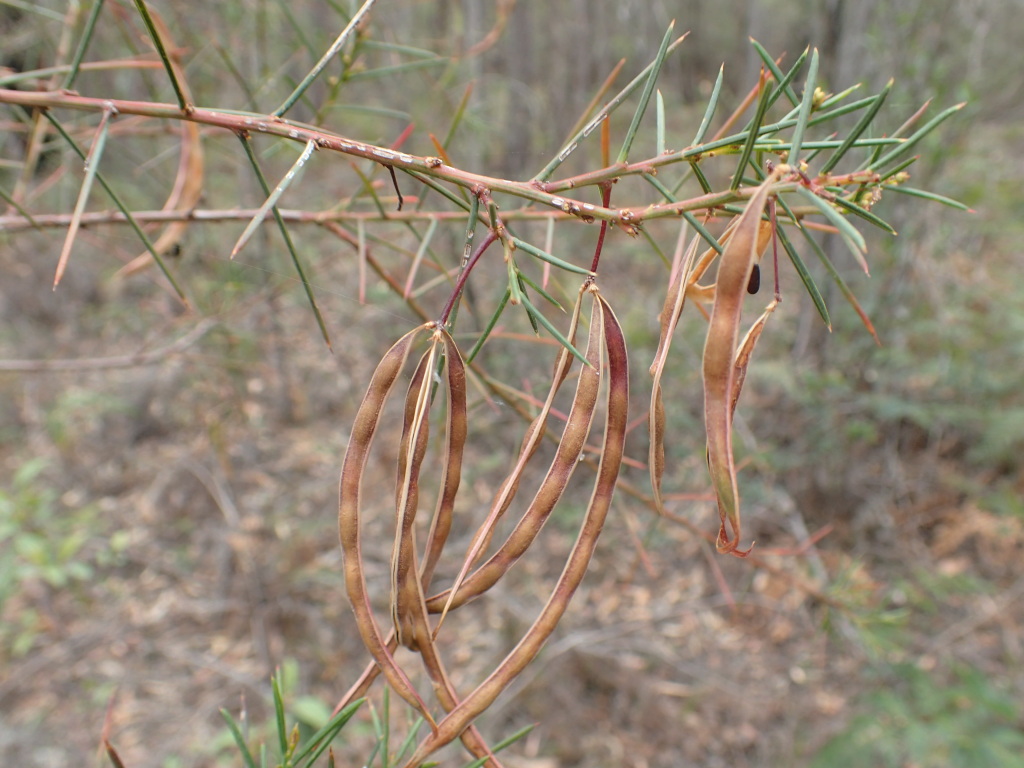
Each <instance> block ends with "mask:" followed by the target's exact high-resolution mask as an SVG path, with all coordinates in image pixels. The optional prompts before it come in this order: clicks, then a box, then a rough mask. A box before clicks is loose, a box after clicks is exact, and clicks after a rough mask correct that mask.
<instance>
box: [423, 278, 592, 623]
mask: <svg viewBox="0 0 1024 768" xmlns="http://www.w3.org/2000/svg"><path fill="white" fill-rule="evenodd" d="M585 287H586V284H584V286H583V287H581V288H580V292H579V294H578V295H577V300H576V304H575V306H574V307H573V313H572V319H571V320H570V326H569V333H568V335H567V336H566V338H567V339H568V340H569V342H570V343H574V342H575V339H576V329H577V327H578V325H579V315H580V307H581V303H582V297H583V293H584V288H585ZM572 361H573V355H572V353H571V352H569V351H568V350H567V349H566V348H565V347H562V348H560V349H559V353H558V357H557V358H556V359H555V370H554V375H553V377H552V382H551V388H550V390H549V391H548V396H547V399H546V400H545V401H544V405H543V406H542V407H541V410H540V413H539V414H537V417H536V418H535V419H534V420H533V421H532V422H531V423H530V426H529V427H527V429H526V435H525V436H524V438H523V445H522V447H521V448H520V450H519V457H518V459H517V460H516V464H515V466H514V467H513V468H512V472H511V473H510V474H509V476H508V477H507V478H506V479H505V482H504V483H503V484H502V486H501V489H500V490H499V491H498V494H497V496H496V497H495V500H494V502H493V503H492V504H491V511H490V512H489V513H488V515H487V518H486V519H485V520H484V522H483V523H482V524H481V525H480V527H479V528H478V529H477V531H476V533H475V534H474V536H473V541H472V543H471V544H470V546H469V550H468V552H467V554H466V557H465V560H464V561H463V564H462V568H461V569H460V571H459V574H458V575H457V576H456V578H455V582H454V583H453V585H452V588H451V589H449V590H446V591H445V592H443V593H441V594H440V595H435V596H434V597H432V598H430V600H429V601H428V605H429V606H430V607H431V612H433V613H436V612H438V611H439V610H440V612H441V619H440V621H439V622H438V628H440V625H441V622H443V621H444V618H445V616H446V615H447V612H448V608H449V607H450V606H447V605H446V603H447V599H449V598H450V597H451V596H453V595H456V594H457V593H458V592H459V591H460V586H461V585H462V582H463V581H464V580H465V578H466V575H467V574H468V573H469V571H470V569H472V567H473V566H474V565H475V564H476V562H477V560H479V558H480V556H481V554H483V552H484V551H485V550H486V549H487V547H488V545H489V544H490V541H491V537H492V536H493V534H494V529H495V527H496V526H497V524H498V521H499V520H500V519H501V517H502V515H504V514H505V512H506V510H508V508H509V505H511V503H512V501H513V500H514V499H515V496H516V493H517V492H518V490H519V481H520V480H521V479H522V475H523V471H524V470H525V469H526V465H527V463H528V462H529V461H530V459H531V458H532V457H533V455H534V454H535V453H536V452H537V449H538V448H539V447H540V441H541V438H542V437H543V436H544V430H545V425H546V423H547V418H548V414H549V413H550V412H551V406H552V404H553V403H554V400H555V395H557V394H558V390H559V389H560V388H561V386H562V383H563V382H564V381H565V379H566V377H567V376H568V375H569V369H570V368H571V366H572ZM441 601H445V602H444V603H442V602H441ZM435 633H436V630H435Z"/></svg>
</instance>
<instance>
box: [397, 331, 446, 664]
mask: <svg viewBox="0 0 1024 768" xmlns="http://www.w3.org/2000/svg"><path fill="white" fill-rule="evenodd" d="M441 343H442V341H441V333H440V331H439V330H437V329H436V328H435V329H434V334H433V337H432V338H431V343H430V348H429V349H428V350H427V351H426V352H425V353H424V355H423V357H421V358H420V362H419V364H418V365H417V366H416V372H415V373H414V374H413V377H412V381H411V382H410V383H409V391H408V394H407V395H406V399H405V418H404V420H403V424H402V440H401V443H400V447H399V451H398V483H397V486H396V496H395V512H396V521H395V544H394V547H393V549H392V553H391V616H392V620H393V621H394V623H395V630H396V631H397V632H398V642H400V643H401V644H402V645H404V646H406V647H407V648H410V649H412V650H416V645H415V638H414V633H413V631H412V624H411V622H412V618H411V612H412V611H415V610H416V606H418V604H420V603H422V602H423V584H422V582H421V581H420V575H419V569H418V567H417V564H416V537H415V529H414V527H413V526H414V525H415V523H416V510H417V507H418V504H419V495H420V494H419V481H420V467H422V465H423V458H424V456H425V455H426V453H427V439H428V437H429V435H430V422H429V420H428V418H427V415H428V412H429V410H430V400H431V397H430V396H431V392H432V390H433V381H432V378H433V377H432V374H433V372H434V370H435V369H436V366H437V359H438V349H439V347H440V345H441ZM410 453H411V454H412V455H411V456H410Z"/></svg>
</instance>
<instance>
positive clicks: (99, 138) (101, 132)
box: [53, 110, 114, 290]
mask: <svg viewBox="0 0 1024 768" xmlns="http://www.w3.org/2000/svg"><path fill="white" fill-rule="evenodd" d="M113 115H114V113H113V112H111V111H109V110H108V111H106V112H104V113H103V117H102V118H101V119H100V124H99V127H98V128H97V129H96V137H95V138H94V139H93V141H92V147H91V148H90V149H89V155H88V156H87V157H86V158H85V178H83V179H82V187H81V189H80V190H79V191H78V200H77V202H76V203H75V210H74V213H73V214H72V216H71V224H70V225H69V226H68V234H67V236H66V237H65V238H64V247H63V248H61V251H60V259H58V261H57V271H56V274H54V276H53V288H54V290H56V289H57V285H58V284H59V283H60V279H61V278H62V277H63V276H64V270H65V269H66V268H67V266H68V259H69V258H70V257H71V247H72V246H73V245H74V244H75V236H76V235H77V234H78V227H79V225H80V224H81V223H82V214H83V213H85V206H86V204H87V203H88V202H89V191H90V190H91V189H92V183H93V181H95V180H96V173H97V171H98V169H99V165H100V158H102V157H103V148H104V147H105V146H106V143H107V131H108V129H109V128H110V121H111V118H112V117H113Z"/></svg>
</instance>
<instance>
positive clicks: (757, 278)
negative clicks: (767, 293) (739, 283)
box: [747, 264, 761, 293]
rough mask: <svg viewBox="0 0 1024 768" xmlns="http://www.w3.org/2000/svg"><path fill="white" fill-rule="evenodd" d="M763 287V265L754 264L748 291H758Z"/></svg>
mask: <svg viewBox="0 0 1024 768" xmlns="http://www.w3.org/2000/svg"><path fill="white" fill-rule="evenodd" d="M760 287H761V267H760V265H758V264H755V265H754V269H753V271H752V272H751V273H750V282H748V283H747V293H757V291H758V289H760Z"/></svg>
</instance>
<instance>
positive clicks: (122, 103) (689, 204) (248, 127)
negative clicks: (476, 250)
mask: <svg viewBox="0 0 1024 768" xmlns="http://www.w3.org/2000/svg"><path fill="white" fill-rule="evenodd" d="M0 103H6V104H19V105H21V106H25V107H34V108H36V109H73V110H78V111H84V112H114V113H119V114H130V115H140V116H143V117H152V118H159V119H167V120H189V121H191V122H195V123H200V124H202V125H210V126H216V127H220V128H224V129H225V130H229V131H232V132H234V133H238V134H248V133H262V134H266V135H269V136H277V137H279V138H283V139H288V140H291V141H296V142H301V143H307V142H310V141H312V142H314V143H315V144H316V146H317V147H318V148H320V149H326V150H331V151H335V152H340V153H343V154H346V155H351V156H354V157H361V158H364V159H366V160H371V161H373V162H376V163H381V164H382V165H386V166H390V167H393V168H396V169H400V170H405V171H409V172H415V173H418V174H423V175H425V176H430V177H433V178H436V179H441V180H443V181H447V182H449V183H451V184H455V185H457V186H461V187H464V188H466V189H469V190H478V189H480V190H483V189H486V190H489V191H491V192H492V193H493V192H499V193H505V194H508V195H512V196H514V197H518V198H520V199H523V200H528V201H530V202H533V203H539V204H541V205H544V206H548V207H550V208H554V209H556V210H558V211H561V212H563V213H566V214H569V215H571V216H575V217H577V218H580V219H582V220H584V221H593V220H595V219H597V220H602V221H610V222H613V223H617V224H621V225H623V226H625V227H627V228H630V227H633V226H636V225H639V224H641V223H642V222H643V221H645V220H648V219H655V218H667V217H674V216H679V215H682V213H683V212H690V211H700V210H706V209H708V208H714V207H718V206H721V205H726V204H729V203H734V202H738V201H740V200H744V199H746V198H747V197H749V195H750V191H749V190H744V189H739V190H726V191H723V192H714V193H710V194H706V195H702V196H701V197H696V198H691V199H689V200H682V201H679V202H676V203H662V204H655V205H642V206H633V207H625V208H606V207H604V206H601V205H594V204H592V203H587V202H584V201H582V200H577V199H574V198H570V197H566V196H564V195H558V194H553V193H551V192H548V191H546V190H547V188H550V187H557V188H561V187H562V186H569V187H577V186H582V184H580V183H577V182H578V181H580V180H573V181H571V182H566V183H563V184H559V183H557V182H556V183H548V184H544V183H533V182H528V181H510V180H508V179H500V178H496V177H492V176H484V175H481V174H476V173H470V172H468V171H463V170H461V169H458V168H453V167H452V166H450V165H446V164H445V163H444V161H443V160H442V159H441V158H439V157H430V156H420V155H411V154H408V153H406V152H399V151H396V150H393V149H390V148H388V147H381V146H377V145H374V144H368V143H366V142H361V141H356V140H354V139H349V138H346V137H344V136H340V135H338V134H335V133H331V132H330V131H325V130H322V129H319V128H315V127H313V126H309V125H305V124H303V123H297V122H293V121H291V120H286V119H284V118H280V117H275V116H273V115H258V114H255V113H249V112H226V111H218V110H212V109H201V108H199V107H191V106H189V107H186V108H184V109H182V108H181V107H179V106H178V105H176V104H166V103H159V102H148V101H129V100H125V99H96V98H91V97H88V96H81V95H79V94H77V93H75V92H73V91H14V90H8V89H2V88H0ZM690 152H691V150H682V151H679V152H675V153H667V154H665V155H662V156H660V157H657V158H653V159H651V160H647V161H643V162H640V163H633V164H630V165H628V166H627V165H622V166H612V167H609V168H608V169H604V170H603V171H599V172H595V173H594V174H593V176H592V178H588V179H587V182H586V183H587V185H591V184H597V183H598V182H599V181H600V180H603V179H607V178H617V177H619V176H625V175H630V174H638V173H652V172H655V171H656V170H657V168H658V167H660V166H663V165H666V164H669V163H673V162H681V161H684V160H685V159H687V158H688V155H687V154H686V153H690ZM780 191H782V190H780ZM503 215H504V214H503ZM396 218H397V217H396Z"/></svg>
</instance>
